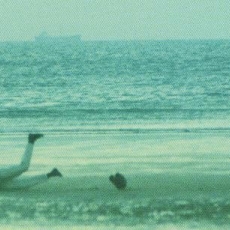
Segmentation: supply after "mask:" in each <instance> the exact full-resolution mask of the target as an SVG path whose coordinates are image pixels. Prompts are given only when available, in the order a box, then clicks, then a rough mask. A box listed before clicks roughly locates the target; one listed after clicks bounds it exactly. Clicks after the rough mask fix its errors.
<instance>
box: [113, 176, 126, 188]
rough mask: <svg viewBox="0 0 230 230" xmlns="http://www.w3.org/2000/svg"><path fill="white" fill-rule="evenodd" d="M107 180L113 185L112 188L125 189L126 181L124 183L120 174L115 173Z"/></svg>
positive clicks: (123, 178)
mask: <svg viewBox="0 0 230 230" xmlns="http://www.w3.org/2000/svg"><path fill="white" fill-rule="evenodd" d="M109 180H110V181H111V182H112V183H113V184H114V186H115V187H116V188H117V189H125V188H126V185H127V181H126V179H125V177H124V176H123V175H122V174H120V173H116V174H115V176H113V175H111V176H110V177H109Z"/></svg>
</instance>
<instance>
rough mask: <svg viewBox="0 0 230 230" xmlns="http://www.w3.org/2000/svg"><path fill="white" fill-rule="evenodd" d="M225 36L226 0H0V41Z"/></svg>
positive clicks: (229, 31)
mask: <svg viewBox="0 0 230 230" xmlns="http://www.w3.org/2000/svg"><path fill="white" fill-rule="evenodd" d="M42 31H46V32H48V33H49V34H52V35H59V34H65V35H70V34H81V35H82V38H83V39H96V40H101V39H184V38H186V39H187V38H190V39H194V38H201V39H209V38H212V39H218V38H221V39H222V38H225V39H230V0H0V41H6V40H31V39H33V38H34V36H36V35H38V34H39V33H41V32H42Z"/></svg>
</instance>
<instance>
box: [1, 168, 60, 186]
mask: <svg viewBox="0 0 230 230" xmlns="http://www.w3.org/2000/svg"><path fill="white" fill-rule="evenodd" d="M52 177H62V174H61V173H60V172H59V171H58V170H57V169H56V168H54V169H53V170H52V171H51V172H49V173H47V174H41V175H36V176H19V177H16V178H13V179H12V180H9V181H6V182H5V183H3V184H1V186H0V189H3V190H16V189H25V188H30V187H32V186H34V185H37V184H42V183H44V182H46V181H47V180H48V179H50V178H52Z"/></svg>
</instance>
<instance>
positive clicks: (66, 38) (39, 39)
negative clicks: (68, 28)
mask: <svg viewBox="0 0 230 230" xmlns="http://www.w3.org/2000/svg"><path fill="white" fill-rule="evenodd" d="M35 41H36V42H52V43H53V42H80V41H81V36H80V35H73V36H50V35H48V34H47V33H46V32H42V33H41V34H39V35H38V36H36V37H35Z"/></svg>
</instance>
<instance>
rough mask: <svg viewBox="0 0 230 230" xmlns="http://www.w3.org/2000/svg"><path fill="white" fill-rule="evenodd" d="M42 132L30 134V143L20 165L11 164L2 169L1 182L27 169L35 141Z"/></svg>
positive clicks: (0, 170) (0, 172)
mask: <svg viewBox="0 0 230 230" xmlns="http://www.w3.org/2000/svg"><path fill="white" fill-rule="evenodd" d="M42 136H43V135H42V134H29V136H28V143H27V145H26V149H25V152H24V154H23V156H22V160H21V163H20V164H19V165H11V166H7V167H4V168H1V169H0V184H1V183H2V182H4V181H5V180H9V179H12V178H14V177H17V176H19V175H21V174H22V173H23V172H25V171H27V170H28V168H29V165H30V160H31V157H32V153H33V147H34V143H35V141H36V140H37V139H39V138H41V137H42Z"/></svg>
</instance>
